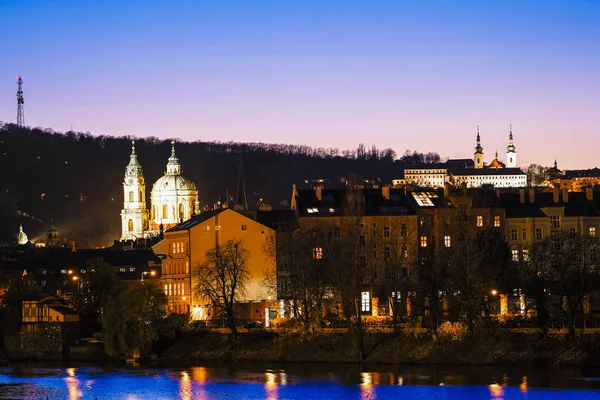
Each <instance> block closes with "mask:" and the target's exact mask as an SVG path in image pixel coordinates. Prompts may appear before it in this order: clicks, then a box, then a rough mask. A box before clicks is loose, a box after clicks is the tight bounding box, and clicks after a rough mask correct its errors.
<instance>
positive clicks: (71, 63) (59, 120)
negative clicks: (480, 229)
mask: <svg viewBox="0 0 600 400" xmlns="http://www.w3.org/2000/svg"><path fill="white" fill-rule="evenodd" d="M0 49H1V56H0V120H2V121H6V122H14V121H15V120H16V97H15V93H16V77H17V75H19V74H21V75H23V79H24V92H25V121H26V124H27V125H29V126H41V127H50V128H54V129H55V130H58V131H66V130H69V129H70V128H71V126H72V127H73V129H74V130H75V131H83V132H85V131H89V132H91V133H93V134H96V135H100V134H108V135H135V136H138V137H146V136H158V137H160V138H172V137H175V138H181V139H184V140H192V141H193V140H203V141H211V140H220V141H230V140H232V141H243V142H249V141H253V142H257V141H261V142H277V143H296V144H307V145H310V146H317V147H318V146H322V147H338V148H340V149H345V148H356V146H357V145H358V143H364V144H365V145H367V146H370V145H372V144H374V145H376V146H377V147H380V148H386V147H392V148H394V149H395V150H396V152H397V153H398V154H399V155H401V154H402V153H403V152H404V151H405V150H406V149H411V150H417V151H423V152H428V151H437V152H438V153H439V154H440V155H441V156H449V157H452V158H466V157H472V153H473V149H474V146H475V132H476V126H477V125H480V130H481V136H482V145H483V147H484V151H485V153H486V161H487V162H490V161H491V160H492V159H493V154H494V152H495V151H496V150H498V152H499V153H500V158H501V159H504V153H505V151H506V146H507V139H508V129H509V124H512V125H513V132H514V135H515V145H516V147H517V153H518V160H519V164H520V166H524V165H526V164H529V163H533V162H535V163H539V164H543V165H551V164H552V163H553V162H554V158H555V157H556V158H557V159H558V164H559V167H561V168H592V167H595V166H599V167H600V156H599V153H600V152H599V147H600V146H599V145H600V138H599V136H600V135H599V134H600V1H599V0H568V1H567V0H565V1H556V0H531V1H529V0H501V1H492V0H489V1H488V0H485V1H484V0H472V1H466V0H465V1H461V0H446V1H433V0H415V1H408V0H406V1H402V0H395V1H391V0H390V1H382V0H381V1H378V0H370V1H367V0H364V1H352V0H343V1H342V0H340V1H337V0H335V1H334V0H331V1H327V0H315V1H313V0H302V1H300V0H298V1H291V0H277V1H275V0H274V1H263V0H237V1H234V0H197V1H153V0H144V1H133V0H128V1H113V0H103V1H82V0H76V1H67V0H63V1H48V0H0Z"/></svg>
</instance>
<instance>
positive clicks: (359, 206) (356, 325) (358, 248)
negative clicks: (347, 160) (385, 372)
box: [327, 188, 373, 362]
mask: <svg viewBox="0 0 600 400" xmlns="http://www.w3.org/2000/svg"><path fill="white" fill-rule="evenodd" d="M364 211H365V199H364V194H363V191H362V190H361V189H356V188H351V189H349V190H348V192H347V193H346V201H345V203H344V207H343V211H342V216H341V217H340V218H339V224H340V225H339V236H338V237H336V238H334V239H333V240H331V241H329V242H328V247H329V248H328V256H327V260H328V262H329V265H330V266H331V271H332V273H333V274H334V281H335V286H336V288H337V290H338V292H339V295H340V300H341V305H342V308H343V311H344V315H345V317H346V321H347V323H348V330H349V333H351V334H352V338H353V341H354V345H355V349H356V352H357V358H358V361H359V362H363V361H364V360H365V357H366V352H365V344H364V334H365V324H364V321H363V317H362V316H363V302H362V293H363V291H364V289H366V288H367V287H368V286H369V285H370V284H372V283H373V268H372V267H373V264H370V263H369V251H367V249H368V247H369V246H368V243H367V242H368V241H367V237H368V236H370V235H367V234H366V232H365V231H364V229H363V228H364V227H365V225H364ZM368 306H369V309H370V304H369V305H368ZM365 311H366V310H365Z"/></svg>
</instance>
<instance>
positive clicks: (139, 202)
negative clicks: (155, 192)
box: [121, 141, 148, 240]
mask: <svg viewBox="0 0 600 400" xmlns="http://www.w3.org/2000/svg"><path fill="white" fill-rule="evenodd" d="M123 193H124V196H125V197H124V200H125V201H124V203H123V209H122V210H121V227H122V229H121V240H135V239H142V238H143V237H144V232H145V231H147V230H148V210H147V209H146V182H145V181H144V174H143V172H142V167H141V165H140V164H139V163H138V160H137V155H136V154H135V141H131V156H129V164H128V165H127V168H125V179H124V181H123Z"/></svg>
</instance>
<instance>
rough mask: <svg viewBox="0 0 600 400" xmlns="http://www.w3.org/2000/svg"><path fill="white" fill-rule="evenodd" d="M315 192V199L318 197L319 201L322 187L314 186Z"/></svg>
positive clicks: (321, 195) (321, 198) (321, 197)
mask: <svg viewBox="0 0 600 400" xmlns="http://www.w3.org/2000/svg"><path fill="white" fill-rule="evenodd" d="M315 192H316V193H317V199H319V201H322V200H323V187H322V186H315Z"/></svg>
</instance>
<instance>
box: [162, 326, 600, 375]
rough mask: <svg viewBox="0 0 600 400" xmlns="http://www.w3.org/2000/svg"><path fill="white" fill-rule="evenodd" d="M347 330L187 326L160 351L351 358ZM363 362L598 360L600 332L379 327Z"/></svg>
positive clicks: (170, 356) (203, 357)
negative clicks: (233, 332)
mask: <svg viewBox="0 0 600 400" xmlns="http://www.w3.org/2000/svg"><path fill="white" fill-rule="evenodd" d="M352 340H353V339H352V335H350V334H349V333H348V332H345V331H341V330H336V331H326V330H315V331H312V332H302V331H279V332H275V331H267V330H256V331H250V332H248V333H241V334H240V335H239V337H238V339H237V341H235V342H232V341H231V340H230V335H229V334H227V333H219V332H214V331H208V330H195V331H190V332H188V333H186V334H185V335H183V336H182V338H181V339H180V340H179V341H178V342H177V343H175V344H174V345H173V346H171V347H170V348H168V349H166V350H165V351H164V352H162V354H161V355H160V360H161V361H164V362H169V363H173V362H174V363H177V362H186V363H187V362H201V361H227V362H291V363H356V362H357V360H358V357H357V353H356V350H355V349H356V347H355V346H354V345H353V342H352ZM364 340H365V349H366V357H365V363H373V364H445V365H520V366H600V334H595V333H594V334H582V335H579V336H577V338H576V339H575V340H571V339H569V338H568V335H567V333H566V332H559V333H551V334H548V335H543V334H540V333H518V332H510V331H486V330H479V331H476V332H475V333H472V334H467V333H466V332H461V333H458V334H457V333H456V332H452V331H450V332H441V333H438V335H436V336H432V335H431V334H428V333H417V332H406V331H405V332H402V333H396V334H393V333H384V332H381V331H370V332H367V333H366V334H365V336H364Z"/></svg>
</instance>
